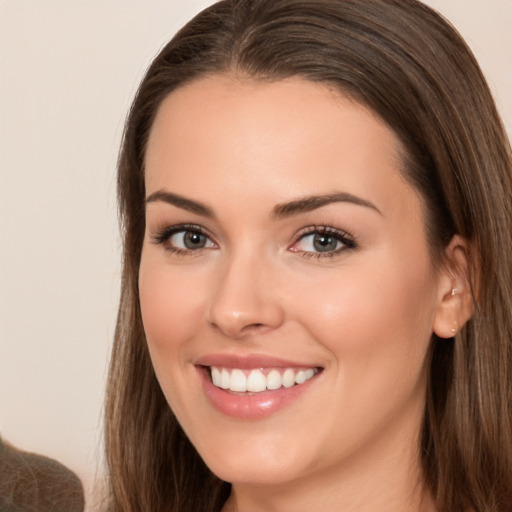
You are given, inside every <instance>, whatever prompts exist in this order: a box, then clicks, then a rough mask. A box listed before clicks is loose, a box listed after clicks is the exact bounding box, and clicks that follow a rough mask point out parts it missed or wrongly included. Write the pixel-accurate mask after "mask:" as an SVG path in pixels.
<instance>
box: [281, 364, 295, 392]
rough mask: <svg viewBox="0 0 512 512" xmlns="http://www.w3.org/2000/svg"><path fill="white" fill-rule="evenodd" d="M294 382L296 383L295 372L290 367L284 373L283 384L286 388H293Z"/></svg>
mask: <svg viewBox="0 0 512 512" xmlns="http://www.w3.org/2000/svg"><path fill="white" fill-rule="evenodd" d="M294 384H295V372H294V371H293V370H292V369H291V368H288V369H287V370H286V371H285V372H284V373H283V386H284V387H285V388H291V387H292V386H293V385H294Z"/></svg>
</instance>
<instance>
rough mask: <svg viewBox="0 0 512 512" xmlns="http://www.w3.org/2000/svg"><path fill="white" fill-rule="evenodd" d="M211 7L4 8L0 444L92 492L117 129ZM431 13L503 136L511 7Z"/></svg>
mask: <svg viewBox="0 0 512 512" xmlns="http://www.w3.org/2000/svg"><path fill="white" fill-rule="evenodd" d="M209 3H211V2H210V1H207V0H186V1H185V0H165V1H164V0H152V1H151V2H147V1H143V0H96V1H93V0H90V1H87V0H45V1H44V2H42V1H41V0H3V1H1V0H0V433H1V434H2V436H3V437H4V438H6V439H8V440H10V441H11V442H12V443H13V444H15V445H17V446H19V447H20V448H23V449H25V450H31V451H36V452H38V453H42V454H45V455H48V456H50V457H54V458H57V459H58V460H60V461H61V462H63V463H64V464H66V465H67V466H69V467H70V468H71V469H73V470H74V471H76V472H77V473H78V474H79V476H80V477H82V479H83V480H84V482H85V484H86V486H87V489H89V492H90V489H91V488H92V487H91V485H92V481H93V478H94V475H95V474H96V469H97V466H98V461H100V460H101V457H100V455H101V451H102V450H101V428H102V421H101V414H102V404H103V392H104V383H105V377H106V369H107V361H108V355H109V350H110V344H111V340H112V336H113V331H114V324H115V317H116V307H117V299H118V288H119V275H120V265H119V252H120V251H119V239H118V235H117V219H116V199H115V163H116V157H117V151H118V146H119V142H120V138H121V133H122V127H123V122H124V118H125V115H126V112H127V110H128V107H129V104H130V100H131V98H132V97H133V94H134V92H135V90H136V87H137V84H138V82H139V80H140V79H141V77H142V74H143V72H144V70H145V68H146V67H147V65H148V64H149V62H150V60H151V58H152V57H153V56H154V55H155V54H156V53H157V51H158V49H159V48H160V47H161V46H162V44H163V43H164V42H165V41H167V40H168V39H169V37H170V36H171V35H172V34H173V33H174V32H175V31H176V30H177V29H178V28H179V27H180V26H181V25H182V24H183V23H184V22H185V21H186V20H187V19H189V18H190V17H191V16H192V15H193V14H194V13H195V12H197V11H198V10H199V9H200V8H202V7H205V6H206V5H208V4H209ZM427 3H429V4H430V5H432V6H434V7H436V8H437V9H438V10H440V11H441V12H442V13H444V14H445V15H446V16H447V17H448V18H449V19H450V20H451V21H452V22H453V23H454V24H455V25H456V26H457V27H458V29H459V30H460V32H461V33H462V35H463V36H464V37H466V39H467V41H468V42H469V44H470V46H471V47H472V48H473V50H474V52H475V53H476V56H477V58H478V59H479V61H480V63H481V65H482V68H483V70H484V72H485V74H486V75H487V77H488V80H489V82H490V85H491V88H492V90H493V92H494V94H495V97H496V99H497V102H498V105H499V108H500V110H501V113H502V115H503V117H504V120H505V123H506V126H507V128H508V131H509V133H512V61H511V58H510V51H511V49H512V30H510V27H511V26H512V0H430V1H429V2H427ZM100 467H101V463H100ZM89 508H90V507H89Z"/></svg>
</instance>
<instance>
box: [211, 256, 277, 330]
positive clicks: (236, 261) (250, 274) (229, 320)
mask: <svg viewBox="0 0 512 512" xmlns="http://www.w3.org/2000/svg"><path fill="white" fill-rule="evenodd" d="M273 276H275V271H274V270H273V269H272V265H271V263H270V262H267V263H266V264H265V263H264V262H262V261H255V258H253V257H250V256H247V257H244V256H243V255H240V256H239V257H236V258H235V257H233V258H232V259H231V260H230V261H227V262H224V267H223V268H222V270H221V271H220V272H219V274H218V278H217V281H216V288H215V290H214V291H213V294H212V299H211V303H210V308H209V312H208V314H209V318H208V320H209V323H210V325H211V326H212V327H213V328H214V329H217V330H219V331H221V332H222V333H223V334H224V335H226V336H228V337H230V338H235V339H241V338H244V337H246V336H249V335H251V334H256V333H264V332H268V331H271V330H273V329H276V328H278V327H279V326H280V325H281V324H282V323H283V320H284V310H283V308H282V305H281V304H280V301H279V299H278V296H279V293H278V291H279V290H278V284H277V282H276V280H275V279H274V278H273Z"/></svg>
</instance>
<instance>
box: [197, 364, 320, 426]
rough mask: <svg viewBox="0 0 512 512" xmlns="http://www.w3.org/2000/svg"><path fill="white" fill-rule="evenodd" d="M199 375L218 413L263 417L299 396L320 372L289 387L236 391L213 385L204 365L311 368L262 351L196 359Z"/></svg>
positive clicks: (314, 380)
mask: <svg viewBox="0 0 512 512" xmlns="http://www.w3.org/2000/svg"><path fill="white" fill-rule="evenodd" d="M195 365H196V368H197V370H198V374H199V376H200V378H201V381H202V385H203V390H204V392H205V395H206V397H207V398H208V400H209V402H210V403H211V405H213V407H214V408H215V409H216V410H217V411H219V412H220V413H222V414H224V415H226V416H230V417H232V418H238V419H242V420H257V419H263V418H266V417H268V416H271V415H272V414H275V413H277V412H279V411H281V410H282V409H284V408H286V407H288V406H290V405H292V404H293V403H294V402H295V401H297V400H298V399H299V398H300V396H301V395H302V394H303V393H305V392H307V390H308V389H310V387H311V386H312V385H314V383H315V382H316V380H317V378H318V377H319V376H320V375H321V372H319V373H318V374H316V375H315V376H314V377H313V378H312V379H310V380H308V381H306V382H304V383H303V384H300V385H295V386H292V387H291V388H284V387H282V388H280V389H277V390H274V391H270V390H268V391H262V392H260V393H235V392H233V391H229V390H224V389H220V388H218V387H216V386H214V385H213V384H212V382H211V380H210V376H209V371H208V369H207V368H205V367H209V366H218V367H223V368H240V369H249V368H269V367H272V368H284V367H286V368H304V367H306V368H311V367H312V366H311V364H304V363H297V362H292V361H285V360H283V359H279V358H274V357H268V356H263V355H250V356H245V357H244V356H242V357H241V356H235V355H226V354H222V355H221V354H213V355H209V356H205V357H202V358H200V359H198V360H197V361H195Z"/></svg>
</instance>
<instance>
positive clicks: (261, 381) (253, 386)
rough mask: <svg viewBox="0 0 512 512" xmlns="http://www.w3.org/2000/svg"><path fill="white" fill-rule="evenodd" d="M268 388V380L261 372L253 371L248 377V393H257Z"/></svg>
mask: <svg viewBox="0 0 512 512" xmlns="http://www.w3.org/2000/svg"><path fill="white" fill-rule="evenodd" d="M266 388H267V379H266V378H265V375H263V373H261V371H260V370H252V371H251V373H250V374H249V377H247V391H252V392H254V393H257V392H258V391H264V390H265V389H266Z"/></svg>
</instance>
